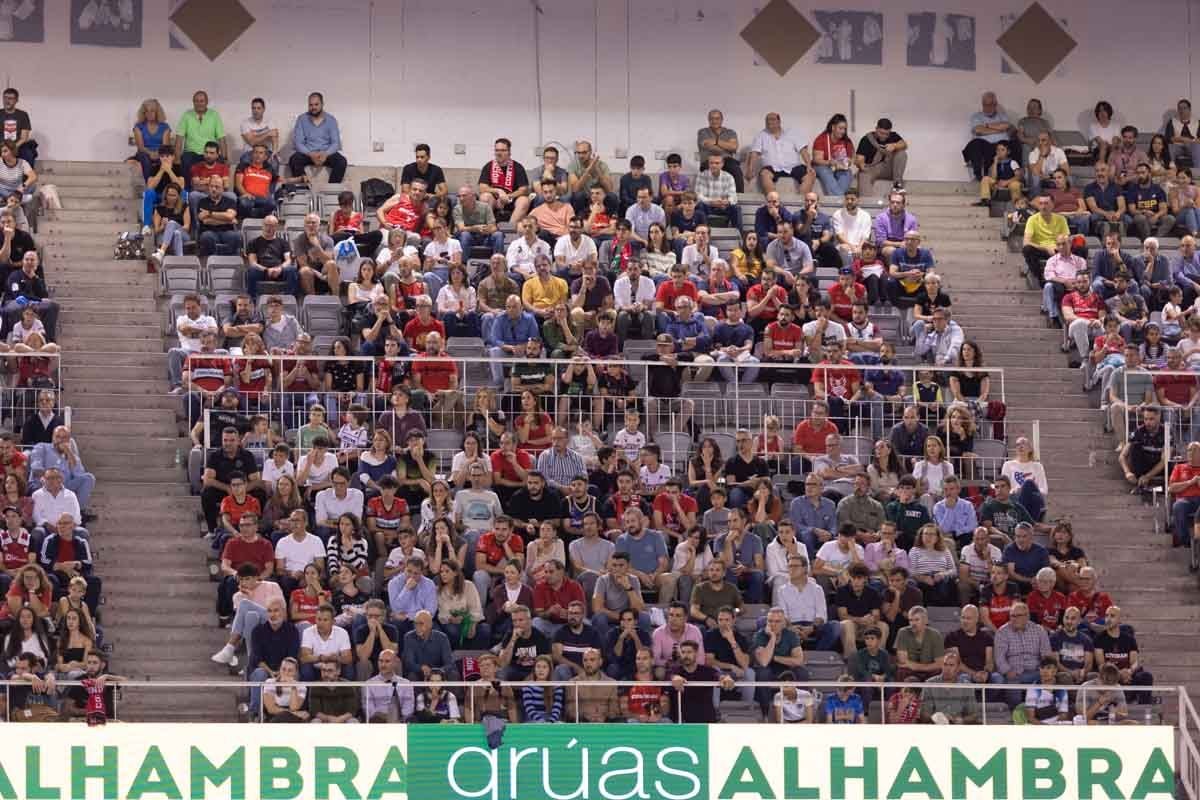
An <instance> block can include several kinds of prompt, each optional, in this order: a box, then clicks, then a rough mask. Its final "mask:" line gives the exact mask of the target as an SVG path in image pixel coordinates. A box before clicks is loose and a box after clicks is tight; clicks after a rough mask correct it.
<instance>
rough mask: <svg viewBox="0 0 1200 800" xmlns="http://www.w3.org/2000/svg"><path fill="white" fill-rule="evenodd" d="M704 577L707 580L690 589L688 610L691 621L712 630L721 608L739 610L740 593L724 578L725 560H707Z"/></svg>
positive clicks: (740, 604) (740, 606)
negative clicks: (690, 595)
mask: <svg viewBox="0 0 1200 800" xmlns="http://www.w3.org/2000/svg"><path fill="white" fill-rule="evenodd" d="M704 577H705V578H707V580H705V581H703V582H701V583H698V584H696V587H695V588H694V589H692V597H691V608H690V611H691V617H692V622H695V623H696V624H697V625H703V626H704V628H705V630H712V629H714V628H716V627H717V615H718V612H719V611H720V610H721V608H723V607H725V606H728V607H730V608H732V609H733V610H734V613H735V614H736V613H737V612H739V611H740V610H741V608H742V593H741V592H740V591H738V588H737V587H736V586H734V585H733V584H732V583H728V582H727V581H726V580H725V562H724V561H722V560H721V559H720V558H715V559H713V560H712V561H710V562H708V566H706V567H705V568H704Z"/></svg>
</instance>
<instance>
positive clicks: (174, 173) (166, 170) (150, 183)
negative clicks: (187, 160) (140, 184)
mask: <svg viewBox="0 0 1200 800" xmlns="http://www.w3.org/2000/svg"><path fill="white" fill-rule="evenodd" d="M168 186H174V187H175V188H176V189H178V190H179V191H180V193H181V195H184V199H185V200H186V199H187V198H186V196H185V195H186V193H185V191H184V175H183V168H182V167H180V166H178V165H177V164H176V163H175V148H174V147H167V146H166V145H164V146H163V147H161V148H159V151H158V169H157V170H156V171H155V172H154V174H153V175H150V176H149V177H148V178H146V188H145V189H143V190H142V235H143V236H147V237H148V236H150V235H152V234H153V233H154V229H153V228H152V227H150V226H151V225H152V224H153V222H154V208H155V206H157V205H158V201H159V200H161V199H162V198H163V196H164V195H165V193H166V191H167V187H168Z"/></svg>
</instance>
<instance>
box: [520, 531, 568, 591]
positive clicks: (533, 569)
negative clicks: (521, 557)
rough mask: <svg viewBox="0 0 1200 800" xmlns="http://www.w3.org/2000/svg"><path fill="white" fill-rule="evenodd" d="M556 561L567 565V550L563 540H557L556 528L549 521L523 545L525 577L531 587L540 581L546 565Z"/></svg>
mask: <svg viewBox="0 0 1200 800" xmlns="http://www.w3.org/2000/svg"><path fill="white" fill-rule="evenodd" d="M550 561H557V562H558V563H560V564H563V565H566V563H567V548H566V545H564V544H563V540H562V539H560V538H558V528H556V527H554V523H552V522H550V521H549V520H547V521H543V522H542V523H541V524H540V525H538V536H537V538H536V539H534V540H533V541H532V542H530V543H529V544H527V545H525V576H526V578H527V581H526V582H527V583H529V584H530V585H531V586H532V585H534V584H536V583H537V582H538V581H540V580H541V579H542V573H544V572H545V570H546V564H547V563H548V562H550Z"/></svg>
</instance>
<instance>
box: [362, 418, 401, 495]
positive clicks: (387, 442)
mask: <svg viewBox="0 0 1200 800" xmlns="http://www.w3.org/2000/svg"><path fill="white" fill-rule="evenodd" d="M385 475H391V476H392V477H395V475H396V456H395V454H394V453H393V452H392V437H391V434H389V433H388V432H387V431H386V430H384V429H383V428H376V429H375V433H373V434H371V447H370V449H368V450H364V451H363V452H362V453H361V454H359V456H358V471H357V472H356V473H355V479H356V481H357V483H358V486H359V488H360V489H362V492H363V495H364V496H365V497H366V498H367V499H370V498H372V497H378V496H379V495H380V494H381V493H382V491H383V490H382V489H381V488H380V486H379V481H380V480H381V479H382V478H383V477H384V476H385Z"/></svg>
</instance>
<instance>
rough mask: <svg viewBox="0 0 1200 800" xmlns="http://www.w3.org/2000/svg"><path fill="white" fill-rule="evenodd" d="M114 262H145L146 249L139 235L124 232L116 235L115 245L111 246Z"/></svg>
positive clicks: (132, 232)
mask: <svg viewBox="0 0 1200 800" xmlns="http://www.w3.org/2000/svg"><path fill="white" fill-rule="evenodd" d="M113 259H114V260H115V261H145V260H146V248H145V244H144V240H143V237H142V234H141V233H138V232H136V231H125V232H123V233H119V234H117V243H116V244H115V245H114V246H113Z"/></svg>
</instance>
